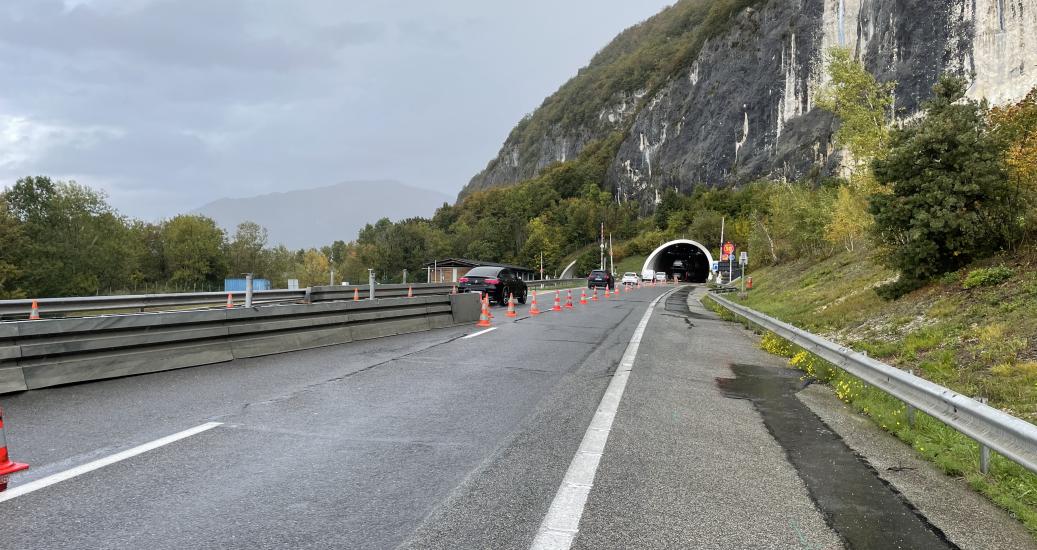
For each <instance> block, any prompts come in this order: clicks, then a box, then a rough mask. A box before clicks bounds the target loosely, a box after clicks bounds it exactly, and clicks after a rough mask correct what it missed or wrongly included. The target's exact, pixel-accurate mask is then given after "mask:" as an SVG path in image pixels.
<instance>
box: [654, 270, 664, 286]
mask: <svg viewBox="0 0 1037 550" xmlns="http://www.w3.org/2000/svg"><path fill="white" fill-rule="evenodd" d="M655 280H656V281H658V282H660V283H665V282H666V272H664V271H657V272H656V273H655Z"/></svg>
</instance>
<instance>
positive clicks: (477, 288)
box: [457, 266, 529, 306]
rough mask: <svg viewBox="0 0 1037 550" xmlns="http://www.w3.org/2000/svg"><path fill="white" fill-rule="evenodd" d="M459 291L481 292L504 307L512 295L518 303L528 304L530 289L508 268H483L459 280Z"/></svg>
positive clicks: (478, 268)
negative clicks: (527, 297)
mask: <svg viewBox="0 0 1037 550" xmlns="http://www.w3.org/2000/svg"><path fill="white" fill-rule="evenodd" d="M457 291H458V292H481V293H483V294H486V295H487V296H489V297H490V301H491V302H497V303H498V304H500V305H502V306H504V305H507V304H508V297H509V296H510V295H512V294H514V295H515V300H517V301H518V303H520V304H524V303H526V294H528V293H529V288H528V287H527V286H526V282H525V281H523V280H522V279H519V278H518V276H517V275H515V272H514V271H512V270H510V269H508V268H506V267H489V266H481V267H476V268H473V269H472V270H471V271H469V272H468V273H466V274H465V275H464V277H461V278H460V279H458V280H457Z"/></svg>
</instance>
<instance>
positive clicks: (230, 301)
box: [227, 292, 234, 309]
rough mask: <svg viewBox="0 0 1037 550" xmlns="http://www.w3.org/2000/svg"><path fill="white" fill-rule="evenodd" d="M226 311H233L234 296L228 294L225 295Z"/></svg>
mask: <svg viewBox="0 0 1037 550" xmlns="http://www.w3.org/2000/svg"><path fill="white" fill-rule="evenodd" d="M227 309H234V296H233V295H232V294H231V293H230V292H228V293H227Z"/></svg>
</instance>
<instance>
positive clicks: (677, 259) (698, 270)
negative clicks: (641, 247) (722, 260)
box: [645, 242, 710, 283]
mask: <svg viewBox="0 0 1037 550" xmlns="http://www.w3.org/2000/svg"><path fill="white" fill-rule="evenodd" d="M645 269H651V270H653V271H655V272H656V273H658V272H660V271H662V272H664V273H666V278H667V279H669V280H673V276H674V275H677V276H678V277H679V278H680V280H681V281H687V282H692V283H704V282H706V281H707V280H708V279H709V269H710V259H709V257H708V256H706V253H705V252H703V250H702V249H701V248H699V247H698V246H696V245H694V244H691V243H685V242H681V243H675V244H671V245H669V246H666V247H665V248H663V249H661V250H659V251H657V253H656V254H655V257H654V258H649V262H648V263H647V264H645Z"/></svg>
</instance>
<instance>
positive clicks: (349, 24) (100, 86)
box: [0, 0, 672, 220]
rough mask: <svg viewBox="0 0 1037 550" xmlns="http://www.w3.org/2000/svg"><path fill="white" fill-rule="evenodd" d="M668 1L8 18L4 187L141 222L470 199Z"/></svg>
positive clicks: (163, 0)
mask: <svg viewBox="0 0 1037 550" xmlns="http://www.w3.org/2000/svg"><path fill="white" fill-rule="evenodd" d="M671 3H672V0H638V1H636V2H631V1H630V0H565V1H564V2H560V1H558V0H521V1H517V0H514V1H511V2H498V1H492V2H491V1H487V0H441V1H438V2H429V1H428V0H367V1H358V0H305V1H303V0H300V1H287V0H218V1H217V0H3V2H2V3H0V185H4V186H9V185H11V184H13V183H14V182H15V181H16V180H17V179H18V178H20V177H24V176H28V175H47V176H50V177H52V178H57V179H62V180H69V179H71V180H75V181H77V182H79V183H80V184H84V185H88V186H90V187H93V188H95V189H102V190H104V191H105V192H106V193H107V194H108V195H109V200H110V202H111V203H112V204H113V205H114V206H115V207H116V208H118V209H119V210H120V211H121V212H122V213H124V214H127V215H129V216H132V217H136V218H141V219H146V220H158V219H161V218H165V217H170V216H173V215H175V214H177V213H181V212H186V211H190V210H192V209H195V208H197V207H200V206H202V205H204V204H206V203H208V202H210V201H212V200H216V199H218V198H221V197H247V196H253V195H257V194H264V193H269V192H275V191H284V190H290V189H305V188H311V187H319V186H325V185H332V184H335V183H339V182H342V181H352V180H374V179H395V180H399V181H401V182H404V183H407V184H410V185H413V186H416V187H424V188H428V189H434V190H438V191H442V192H444V193H448V194H450V195H455V194H456V193H457V192H458V191H460V189H461V187H463V186H464V184H466V183H467V182H468V180H469V179H470V178H471V177H472V176H473V175H475V174H476V173H477V172H478V171H479V170H481V169H482V168H484V167H485V166H486V163H487V162H488V161H489V160H490V159H491V158H493V157H494V156H496V154H497V151H498V150H499V149H500V146H501V144H502V143H503V141H504V139H505V138H506V137H507V135H508V132H509V131H510V130H511V128H512V127H513V126H514V125H515V124H516V123H517V122H518V121H519V120H520V119H521V117H522V116H524V115H525V114H527V113H530V112H532V111H533V110H535V109H536V107H537V106H538V105H540V103H541V102H542V101H543V99H544V98H545V97H546V96H548V95H550V94H551V93H552V92H554V91H555V90H557V89H558V87H559V86H560V85H561V84H563V83H564V82H565V81H566V80H568V79H569V78H570V77H572V76H573V75H575V73H576V71H577V70H578V69H579V68H580V67H583V66H585V65H586V64H587V63H588V62H589V61H590V59H591V57H592V56H593V55H594V53H595V52H596V51H598V50H599V49H601V48H602V47H604V46H605V45H606V44H607V43H608V42H609V41H610V40H611V39H612V38H613V37H614V36H615V35H616V34H618V33H619V32H620V31H622V30H623V29H625V28H627V27H629V26H631V25H634V24H636V23H638V22H639V21H642V20H644V19H646V18H648V17H650V16H651V15H653V14H655V13H657V12H658V11H660V10H661V9H662V8H663V7H665V6H666V5H669V4H671Z"/></svg>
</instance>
